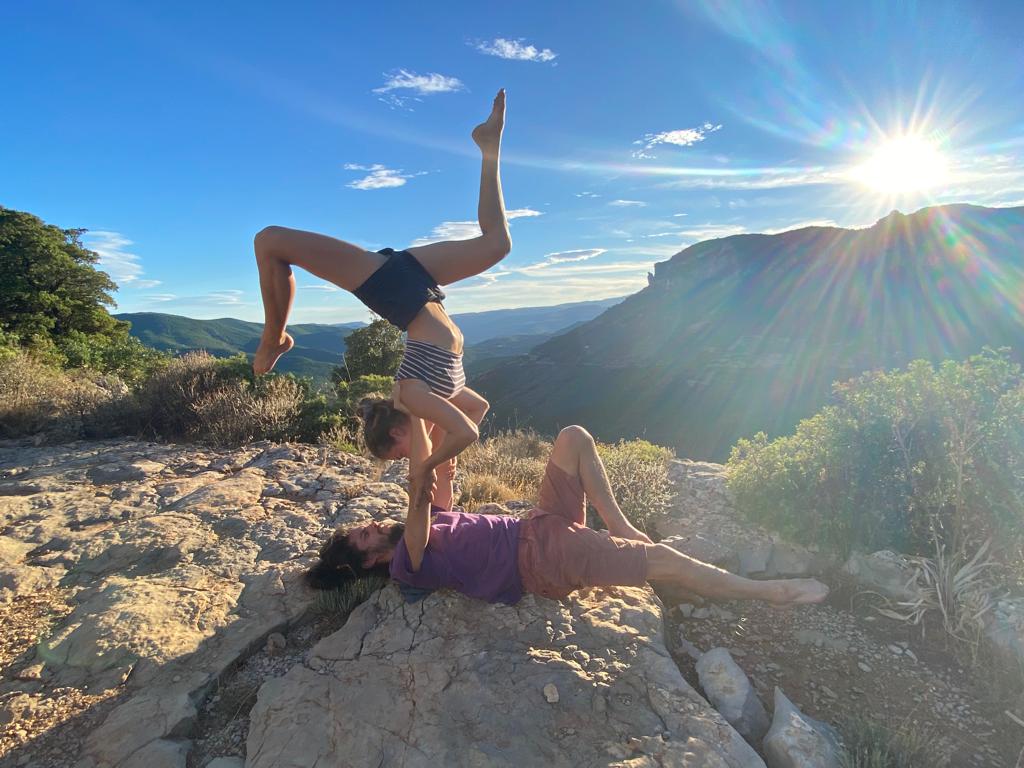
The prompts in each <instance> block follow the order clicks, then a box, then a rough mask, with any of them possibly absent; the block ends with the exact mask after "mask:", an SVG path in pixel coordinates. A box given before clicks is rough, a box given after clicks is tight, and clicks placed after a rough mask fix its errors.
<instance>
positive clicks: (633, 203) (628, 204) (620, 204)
mask: <svg viewBox="0 0 1024 768" xmlns="http://www.w3.org/2000/svg"><path fill="white" fill-rule="evenodd" d="M608 205H614V206H615V207H616V208H644V207H646V206H647V203H645V202H644V201H643V200H612V201H611V202H610V203H608Z"/></svg>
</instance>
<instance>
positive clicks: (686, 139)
mask: <svg viewBox="0 0 1024 768" xmlns="http://www.w3.org/2000/svg"><path fill="white" fill-rule="evenodd" d="M721 128H722V126H721V124H718V125H714V124H712V123H704V125H702V126H700V127H699V128H680V129H677V130H674V131H662V132H661V133H645V134H644V137H643V138H642V139H637V140H636V141H634V142H633V143H634V144H637V145H640V146H641V147H642V149H638V150H636V151H635V152H634V153H633V157H638V158H650V157H655V155H652V154H650V152H649V151H648V150H651V149H654V147H656V146H657V145H658V144H672V145H674V146H677V147H691V146H693V145H694V144H696V143H698V142H700V141H704V139H706V138H707V135H708V134H709V133H714V132H715V131H718V130H721Z"/></svg>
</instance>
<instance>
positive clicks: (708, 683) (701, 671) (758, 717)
mask: <svg viewBox="0 0 1024 768" xmlns="http://www.w3.org/2000/svg"><path fill="white" fill-rule="evenodd" d="M697 677H698V678H699V680H700V685H701V687H702V688H703V689H704V693H706V694H707V697H708V700H709V701H710V702H711V704H712V705H713V706H714V707H715V709H717V710H718V711H719V712H720V713H721V715H722V717H724V718H725V719H726V720H728V721H729V724H730V725H732V727H733V728H735V729H736V730H737V731H739V732H740V735H741V736H743V738H745V739H746V740H747V742H748V743H750V744H753V745H758V744H760V743H761V740H762V739H763V738H764V735H765V734H766V733H767V732H768V724H769V723H768V713H767V712H766V711H765V708H764V705H763V704H762V703H761V700H760V699H759V698H757V693H756V692H755V691H754V686H752V685H751V684H750V680H749V679H747V676H746V674H744V672H743V670H742V669H740V668H739V665H737V664H736V662H735V661H733V658H732V656H731V655H729V651H727V650H726V649H725V648H712V649H711V650H710V651H707V652H706V653H704V654H703V655H702V656H701V657H700V660H699V661H698V662H697Z"/></svg>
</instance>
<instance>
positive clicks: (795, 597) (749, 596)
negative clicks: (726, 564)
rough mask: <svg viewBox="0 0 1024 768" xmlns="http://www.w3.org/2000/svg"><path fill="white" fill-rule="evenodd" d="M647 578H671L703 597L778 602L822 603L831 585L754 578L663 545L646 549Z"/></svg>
mask: <svg viewBox="0 0 1024 768" xmlns="http://www.w3.org/2000/svg"><path fill="white" fill-rule="evenodd" d="M647 578H648V580H651V581H669V582H673V583H675V584H678V585H679V586H681V587H683V588H684V589H686V590H688V591H690V592H695V593H697V594H698V595H700V596H702V597H710V598H716V599H719V600H764V601H767V602H769V603H774V604H776V605H789V604H799V603H820V602H821V601H822V600H824V599H825V598H826V597H827V596H828V587H827V586H825V585H824V584H822V583H821V582H820V581H817V580H816V579H775V580H769V581H754V580H753V579H747V578H744V577H742V576H737V575H736V574H734V573H729V572H728V571H723V570H722V569H721V568H716V567H715V566H713V565H709V564H707V563H703V562H701V561H700V560H695V559H694V558H692V557H689V556H687V555H684V554H682V553H681V552H677V551H676V550H674V549H672V547H668V546H666V545H664V544H652V545H651V546H649V547H648V548H647Z"/></svg>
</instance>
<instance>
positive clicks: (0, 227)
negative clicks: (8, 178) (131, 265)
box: [0, 206, 162, 381]
mask: <svg viewBox="0 0 1024 768" xmlns="http://www.w3.org/2000/svg"><path fill="white" fill-rule="evenodd" d="M84 231H85V230H83V229H61V228H59V227H55V226H53V225H51V224H46V223H44V222H43V221H42V220H41V219H39V218H38V217H37V216H33V215H32V214H30V213H25V212H23V211H14V210H11V209H10V208H4V207H2V206H0V275H3V280H2V281H0V342H2V343H3V344H4V345H8V346H13V347H23V348H27V349H30V350H32V351H33V352H34V353H36V354H37V355H38V356H40V357H42V358H44V359H48V360H49V361H51V362H52V363H55V364H59V365H61V366H64V367H69V368H71V367H75V368H93V369H96V370H100V371H104V372H111V371H113V372H117V373H119V374H123V375H124V377H125V378H126V379H128V380H129V381H133V380H137V379H138V378H140V377H141V376H142V375H143V374H144V372H145V370H148V368H149V367H150V366H152V365H154V364H156V363H157V362H158V360H159V358H161V357H162V356H161V355H160V354H159V353H157V352H156V351H155V350H151V349H149V348H148V347H145V346H143V345H142V344H141V342H139V341H138V340H136V339H134V338H132V337H131V336H129V334H128V331H129V328H130V327H131V326H130V325H129V324H128V323H125V322H122V321H120V320H117V319H115V318H114V317H113V316H111V314H110V313H109V312H108V311H107V309H106V308H107V307H110V306H114V299H113V297H112V296H111V294H112V293H113V292H114V291H116V290H117V285H116V284H115V283H114V281H113V280H111V279H110V276H109V275H107V273H106V272H102V271H100V270H98V269H96V267H95V264H96V263H97V262H98V261H99V255H98V254H96V253H95V252H93V251H90V250H88V249H87V248H85V247H83V246H82V243H81V236H82V233H83V232H84Z"/></svg>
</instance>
